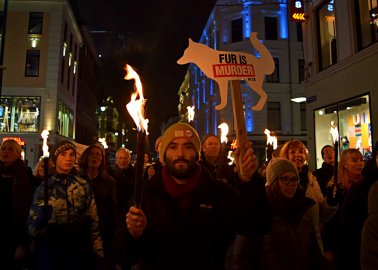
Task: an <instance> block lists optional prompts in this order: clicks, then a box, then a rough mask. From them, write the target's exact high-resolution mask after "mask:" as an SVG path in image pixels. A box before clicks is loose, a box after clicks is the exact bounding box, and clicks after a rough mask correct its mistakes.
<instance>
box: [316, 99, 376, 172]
mask: <svg viewBox="0 0 378 270" xmlns="http://www.w3.org/2000/svg"><path fill="white" fill-rule="evenodd" d="M369 100H370V98H369V96H368V95H365V96H361V97H358V98H354V99H350V100H347V101H343V102H340V103H338V104H334V105H330V106H328V107H324V108H321V109H319V110H316V111H315V142H316V160H317V168H320V167H321V164H322V162H323V161H322V156H321V153H320V151H321V149H322V147H323V146H324V145H327V144H329V145H333V138H332V135H331V122H333V123H334V126H335V127H337V129H338V134H339V136H338V137H339V142H340V143H339V144H340V149H339V150H340V152H341V151H342V150H346V149H349V148H357V149H359V150H360V152H361V153H362V154H363V155H364V157H365V159H368V158H370V154H371V151H372V142H371V122H370V110H369Z"/></svg>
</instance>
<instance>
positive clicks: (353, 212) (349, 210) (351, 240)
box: [336, 159, 378, 270]
mask: <svg viewBox="0 0 378 270" xmlns="http://www.w3.org/2000/svg"><path fill="white" fill-rule="evenodd" d="M362 176H363V177H364V178H363V179H362V180H361V181H359V182H356V183H354V184H352V186H351V187H350V189H349V191H348V193H347V194H346V197H345V199H344V202H343V204H342V206H341V209H340V219H339V234H338V239H337V253H336V256H337V257H336V259H337V265H338V269H346V268H348V267H351V268H350V269H356V270H358V269H360V247H361V232H362V228H363V225H364V222H365V219H366V218H367V216H368V195H369V191H370V188H371V187H372V185H373V184H374V183H375V182H376V181H377V180H378V169H377V165H376V161H375V159H371V160H369V161H368V162H367V164H366V165H365V167H364V169H363V171H362Z"/></svg>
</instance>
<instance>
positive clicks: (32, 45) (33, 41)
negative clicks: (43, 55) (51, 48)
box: [30, 37, 39, 48]
mask: <svg viewBox="0 0 378 270" xmlns="http://www.w3.org/2000/svg"><path fill="white" fill-rule="evenodd" d="M30 42H31V47H32V48H37V45H38V42H39V38H37V37H32V38H30Z"/></svg>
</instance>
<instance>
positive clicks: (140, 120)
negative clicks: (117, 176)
mask: <svg viewBox="0 0 378 270" xmlns="http://www.w3.org/2000/svg"><path fill="white" fill-rule="evenodd" d="M125 70H126V76H125V78H124V79H125V80H134V81H135V88H136V92H134V93H132V94H131V101H130V102H129V103H128V104H127V105H126V108H127V111H128V112H129V114H130V115H131V117H132V118H133V120H134V122H135V124H136V126H137V148H136V154H137V160H136V164H135V185H134V202H135V206H136V207H138V208H140V206H141V203H142V191H143V179H144V178H143V173H144V170H143V163H144V153H145V149H146V136H147V134H148V132H147V125H148V119H145V118H144V105H145V103H146V100H145V99H144V97H143V88H142V82H141V81H140V78H139V75H138V73H136V72H135V70H134V69H133V68H132V67H131V66H129V65H126V67H125ZM138 96H139V99H137V97H138Z"/></svg>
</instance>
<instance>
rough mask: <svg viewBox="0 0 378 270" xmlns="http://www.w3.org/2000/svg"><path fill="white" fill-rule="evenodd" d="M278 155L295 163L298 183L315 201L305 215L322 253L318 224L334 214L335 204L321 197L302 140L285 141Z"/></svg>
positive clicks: (307, 195) (308, 196)
mask: <svg viewBox="0 0 378 270" xmlns="http://www.w3.org/2000/svg"><path fill="white" fill-rule="evenodd" d="M279 156H280V157H281V158H285V159H288V160H290V161H291V162H292V163H293V164H294V165H295V167H296V169H297V170H298V174H299V178H300V179H299V185H300V186H301V187H302V188H303V189H304V190H305V194H306V197H307V198H311V199H313V200H314V202H315V204H314V205H313V206H312V207H311V208H310V209H308V211H306V216H307V217H309V218H310V220H311V221H312V225H313V227H314V229H315V232H316V237H317V240H318V244H319V247H320V250H321V251H322V253H324V249H323V242H322V239H321V235H320V226H321V224H324V223H325V222H327V221H328V220H330V219H331V218H332V217H333V216H334V215H335V213H336V211H337V206H331V205H329V204H328V203H327V200H325V198H323V194H322V192H321V189H320V186H319V183H318V181H317V179H316V177H315V176H314V175H313V174H312V173H311V172H310V171H309V168H308V165H307V164H308V150H307V148H306V146H305V145H304V143H303V142H301V141H299V140H291V141H287V142H286V143H285V144H284V145H283V146H282V148H281V151H280V155H279ZM335 204H336V203H335Z"/></svg>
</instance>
